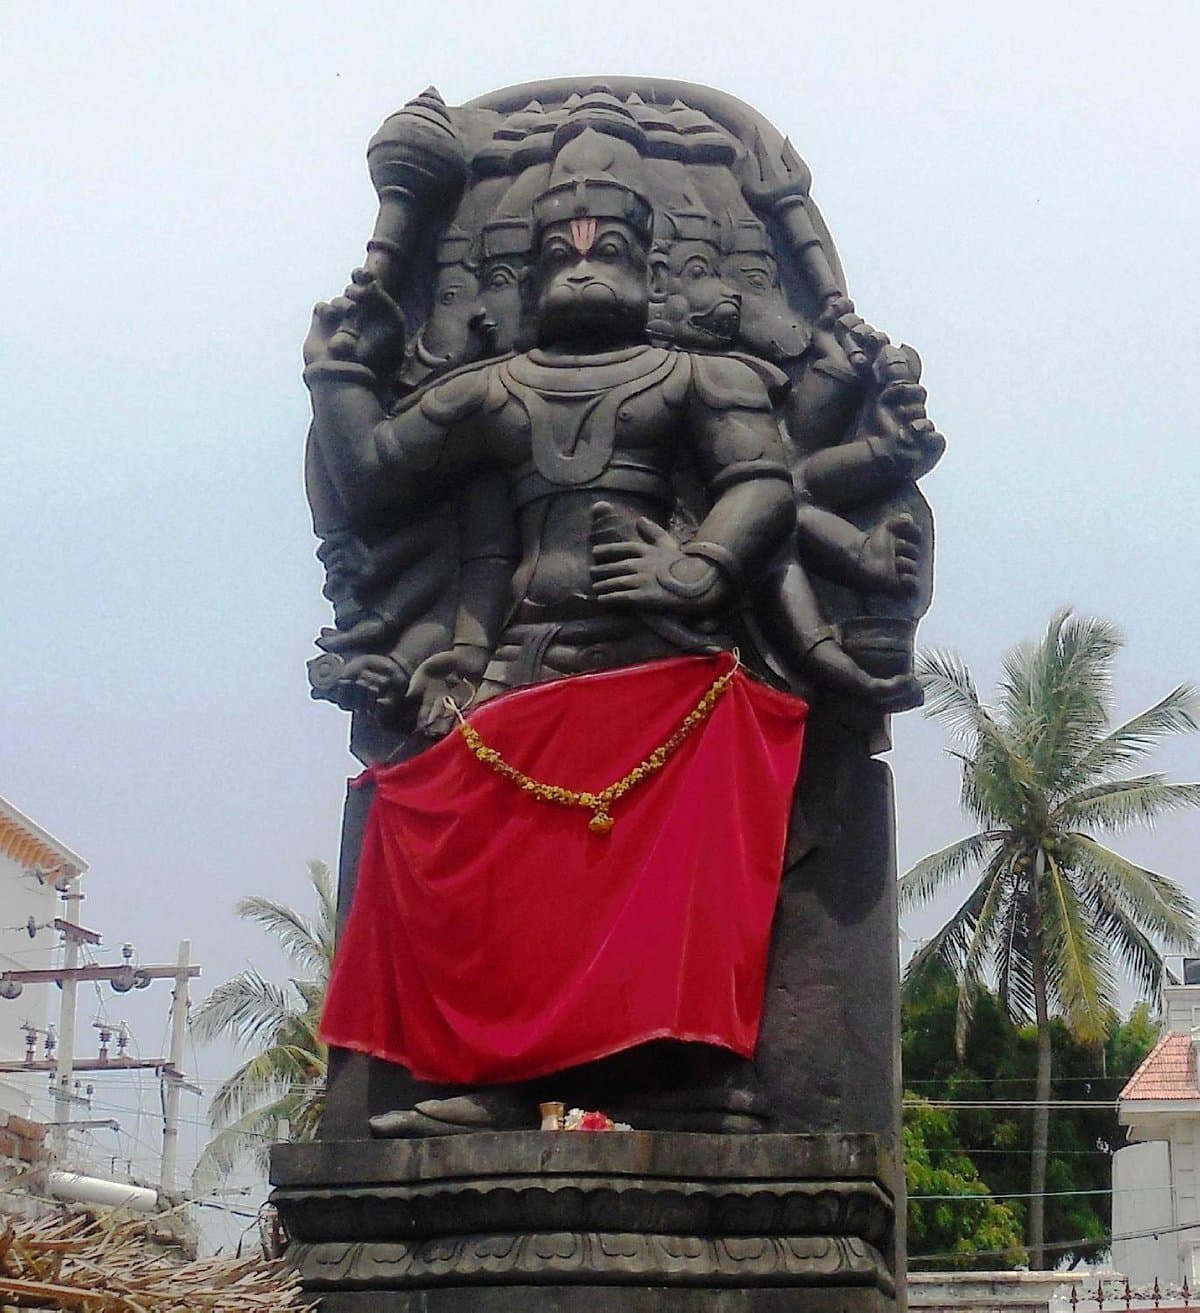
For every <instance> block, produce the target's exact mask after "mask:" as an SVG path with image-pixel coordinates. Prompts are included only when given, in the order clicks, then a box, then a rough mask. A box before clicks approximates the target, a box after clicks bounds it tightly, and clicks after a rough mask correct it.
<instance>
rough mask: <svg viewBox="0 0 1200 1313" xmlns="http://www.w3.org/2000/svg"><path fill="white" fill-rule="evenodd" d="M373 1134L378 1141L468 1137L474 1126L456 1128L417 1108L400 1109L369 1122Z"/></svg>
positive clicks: (373, 1118)
mask: <svg viewBox="0 0 1200 1313" xmlns="http://www.w3.org/2000/svg"><path fill="white" fill-rule="evenodd" d="M369 1125H370V1127H371V1134H372V1135H373V1136H374V1137H375V1138H376V1139H377V1140H416V1139H421V1138H423V1137H424V1136H427V1135H467V1134H469V1133H470V1132H471V1131H472V1130H474V1129H475V1127H473V1126H455V1125H453V1124H451V1123H450V1122H443V1121H438V1120H437V1118H436V1117H427V1116H426V1115H425V1114H424V1113H423V1112H418V1111H417V1110H416V1109H415V1108H398V1109H396V1110H395V1111H394V1112H383V1113H380V1114H379V1116H378V1117H372V1118H371V1119H370V1121H369Z"/></svg>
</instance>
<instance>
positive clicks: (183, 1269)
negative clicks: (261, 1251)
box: [0, 1212, 311, 1313]
mask: <svg viewBox="0 0 1200 1313" xmlns="http://www.w3.org/2000/svg"><path fill="white" fill-rule="evenodd" d="M310 1307H311V1305H307V1304H305V1303H303V1302H302V1301H301V1297H300V1286H299V1282H298V1281H297V1280H296V1276H295V1274H294V1272H293V1271H292V1270H291V1269H290V1268H289V1267H288V1265H287V1264H286V1263H283V1262H280V1261H278V1260H275V1261H268V1260H266V1259H263V1258H261V1257H259V1256H254V1257H251V1258H236V1259H235V1258H207V1259H197V1260H195V1261H192V1262H180V1261H179V1259H178V1257H174V1258H172V1257H171V1256H169V1255H168V1254H166V1253H164V1251H163V1250H162V1249H161V1248H156V1247H155V1246H153V1245H152V1244H150V1243H149V1242H148V1240H147V1238H146V1224H145V1222H144V1221H133V1220H130V1219H128V1218H127V1217H124V1218H122V1217H119V1216H115V1215H114V1216H112V1217H109V1218H104V1219H102V1218H97V1217H95V1216H93V1215H92V1214H90V1213H87V1212H76V1213H72V1214H69V1215H67V1216H62V1217H57V1218H54V1219H53V1220H50V1221H41V1222H27V1221H24V1220H22V1219H19V1218H2V1219H0V1313H7V1310H11V1309H23V1308H39V1309H52V1310H60V1311H61V1313H257V1311H258V1310H262V1311H263V1313H302V1311H303V1310H305V1309H308V1308H310Z"/></svg>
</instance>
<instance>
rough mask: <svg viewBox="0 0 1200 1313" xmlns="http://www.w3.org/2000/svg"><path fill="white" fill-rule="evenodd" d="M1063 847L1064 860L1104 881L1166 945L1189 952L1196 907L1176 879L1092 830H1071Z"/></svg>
mask: <svg viewBox="0 0 1200 1313" xmlns="http://www.w3.org/2000/svg"><path fill="white" fill-rule="evenodd" d="M1061 847H1062V858H1063V861H1064V862H1065V863H1067V864H1068V865H1069V866H1071V867H1075V868H1078V869H1080V870H1081V871H1083V872H1084V873H1085V874H1086V875H1087V876H1088V877H1089V878H1090V879H1092V880H1095V881H1100V882H1103V883H1104V884H1105V885H1106V886H1107V888H1108V891H1109V893H1110V895H1111V896H1112V897H1113V899H1114V900H1115V901H1117V902H1118V903H1120V904H1121V905H1122V906H1123V907H1124V908H1125V910H1126V912H1127V913H1128V914H1129V915H1130V916H1131V917H1132V919H1133V920H1135V921H1136V922H1137V924H1138V925H1139V926H1141V927H1142V928H1143V929H1144V930H1145V931H1146V932H1147V933H1148V934H1150V935H1152V936H1153V937H1154V938H1155V939H1157V940H1158V941H1159V942H1160V943H1161V944H1162V945H1163V947H1164V948H1165V949H1168V950H1174V951H1184V952H1186V951H1187V950H1189V949H1190V948H1191V947H1192V945H1193V944H1194V943H1195V940H1196V935H1197V923H1196V907H1195V904H1194V903H1193V902H1192V900H1191V899H1190V898H1189V897H1188V895H1187V894H1186V893H1185V892H1184V891H1183V890H1182V889H1181V888H1180V887H1179V886H1178V885H1177V884H1176V883H1175V882H1174V880H1171V879H1169V878H1168V877H1167V876H1165V875H1159V874H1158V872H1156V871H1151V870H1148V869H1147V868H1146V867H1144V866H1139V865H1138V864H1137V863H1136V862H1131V861H1130V860H1129V859H1128V858H1127V857H1122V856H1121V854H1120V853H1116V852H1113V850H1112V849H1111V848H1106V847H1105V846H1104V845H1103V844H1102V843H1099V842H1097V840H1095V839H1093V838H1092V836H1091V835H1089V834H1079V833H1072V834H1070V835H1068V836H1066V838H1065V839H1064V840H1063V841H1062V845H1061Z"/></svg>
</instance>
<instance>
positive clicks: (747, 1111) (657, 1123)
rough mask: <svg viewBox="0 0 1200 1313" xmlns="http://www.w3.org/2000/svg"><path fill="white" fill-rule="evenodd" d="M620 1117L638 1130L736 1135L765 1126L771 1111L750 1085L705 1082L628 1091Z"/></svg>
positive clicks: (757, 1131)
mask: <svg viewBox="0 0 1200 1313" xmlns="http://www.w3.org/2000/svg"><path fill="white" fill-rule="evenodd" d="M620 1118H621V1120H622V1121H627V1122H629V1124H630V1125H631V1126H635V1127H637V1129H638V1130H648V1131H708V1132H713V1133H721V1134H726V1135H737V1134H756V1133H760V1132H762V1131H765V1130H767V1129H768V1124H769V1123H770V1120H771V1111H770V1105H769V1104H768V1103H767V1101H766V1099H764V1098H763V1096H762V1095H761V1094H760V1093H759V1092H758V1090H757V1089H755V1088H753V1087H752V1086H749V1085H741V1084H729V1085H707V1086H692V1087H684V1088H680V1089H674V1090H656V1091H654V1092H649V1093H644V1094H635V1095H632V1096H631V1097H630V1098H629V1099H628V1100H627V1101H626V1102H625V1103H624V1104H623V1105H622V1106H621V1109H620Z"/></svg>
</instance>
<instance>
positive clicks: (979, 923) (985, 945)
mask: <svg viewBox="0 0 1200 1313" xmlns="http://www.w3.org/2000/svg"><path fill="white" fill-rule="evenodd" d="M981 883H983V884H985V885H986V886H987V896H986V897H985V898H984V900H983V903H982V905H981V906H980V908H979V911H978V913H977V914H976V916H975V925H974V928H973V930H972V932H971V937H970V940H969V941H968V943H967V945H966V951H965V952H964V953H963V957H962V966H961V967H960V970H959V984H958V1006H957V1007H956V1008H955V1012H954V1047H955V1050H956V1051H957V1053H958V1056H959V1057H960V1058H962V1057H963V1055H964V1054H965V1053H966V1048H967V1031H968V1029H969V1028H970V1025H971V1016H972V1014H973V1013H974V1010H975V999H976V996H977V994H978V991H979V989H980V988H981V987H982V985H983V970H984V967H985V965H986V963H987V962H988V961H989V960H991V958H992V957H993V955H994V951H995V945H996V938H997V930H998V929H999V928H1000V926H1001V925H1002V923H1003V919H1004V908H1005V899H1006V896H1007V895H1008V894H1009V893H1010V891H1011V883H1012V863H1011V859H1010V856H1009V854H1008V853H1007V852H1006V851H1005V850H1004V849H1003V848H1002V849H1000V850H999V851H998V852H997V853H995V854H994V855H993V857H992V860H991V861H990V862H989V863H988V865H987V870H986V871H985V872H984V876H983V880H982V882H981Z"/></svg>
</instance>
